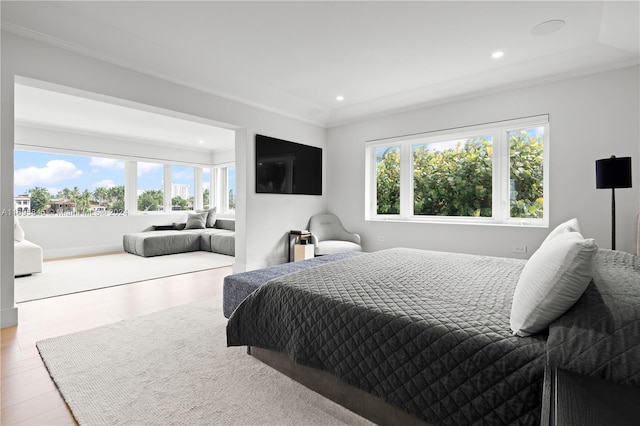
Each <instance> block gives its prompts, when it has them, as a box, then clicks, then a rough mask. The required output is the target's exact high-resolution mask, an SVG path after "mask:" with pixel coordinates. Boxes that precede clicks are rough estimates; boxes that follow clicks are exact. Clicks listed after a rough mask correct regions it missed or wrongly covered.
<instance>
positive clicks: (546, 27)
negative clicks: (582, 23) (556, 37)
mask: <svg viewBox="0 0 640 426" xmlns="http://www.w3.org/2000/svg"><path fill="white" fill-rule="evenodd" d="M565 23H566V22H565V21H563V20H562V19H552V20H550V21H545V22H541V23H539V24H538V25H536V26H535V27H533V29H532V30H531V34H533V35H535V36H539V35H547V34H551V33H555V32H556V31H560V28H562V27H564V24H565Z"/></svg>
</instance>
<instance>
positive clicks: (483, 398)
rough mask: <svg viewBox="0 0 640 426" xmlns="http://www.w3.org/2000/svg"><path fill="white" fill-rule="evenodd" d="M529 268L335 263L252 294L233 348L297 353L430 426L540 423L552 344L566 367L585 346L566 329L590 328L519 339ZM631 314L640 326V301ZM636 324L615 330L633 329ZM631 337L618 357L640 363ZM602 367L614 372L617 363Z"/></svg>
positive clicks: (395, 254) (479, 260)
mask: <svg viewBox="0 0 640 426" xmlns="http://www.w3.org/2000/svg"><path fill="white" fill-rule="evenodd" d="M603 253H604V254H603ZM611 253H613V252H611V251H608V250H607V251H600V252H599V253H598V258H599V262H600V265H601V267H602V268H601V269H602V270H603V272H602V273H603V274H605V275H606V274H609V273H610V270H611V269H613V270H616V269H617V266H615V265H614V266H612V267H610V268H608V269H607V268H605V267H604V266H602V264H603V259H605V258H606V259H608V258H610V257H611ZM629 256H630V255H629ZM604 263H606V262H604ZM524 264H525V261H524V260H518V259H507V258H497V257H487V256H472V255H464V254H452V253H441V252H429V251H423V250H412V249H391V250H384V251H380V252H376V253H370V254H366V255H363V256H359V257H356V258H353V259H348V260H341V261H336V262H332V263H329V264H327V265H323V266H319V267H317V268H314V269H312V270H307V271H301V272H299V273H294V274H291V275H287V276H285V277H282V278H278V279H274V280H272V281H270V282H269V283H267V284H266V285H264V286H262V287H261V288H260V289H258V290H257V291H256V292H254V293H253V294H252V295H251V296H249V297H248V298H247V299H246V300H245V301H244V302H243V303H242V304H241V305H240V306H239V307H238V309H237V310H236V311H235V312H234V314H233V315H232V316H231V318H230V319H229V323H228V326H227V342H228V344H229V345H230V346H233V345H251V346H258V347H262V348H266V349H271V350H275V351H279V352H284V353H287V354H288V355H289V356H290V358H291V359H292V360H294V361H296V362H298V363H301V364H305V365H308V366H311V367H315V368H318V369H321V370H325V371H328V372H330V373H332V374H334V375H335V376H337V377H339V378H341V379H342V380H343V381H345V382H347V383H350V384H352V385H354V386H357V387H359V388H361V389H363V390H365V391H367V392H370V393H372V394H374V395H376V396H378V397H380V398H382V399H384V400H385V401H387V402H388V403H390V404H394V405H396V406H399V407H402V408H404V409H405V410H407V411H409V412H410V413H412V414H414V415H415V416H417V417H419V418H421V419H423V420H425V421H427V422H429V423H433V424H449V425H466V424H491V425H493V424H539V419H540V408H541V396H542V381H543V371H544V366H545V364H546V362H547V358H548V354H547V337H549V341H553V347H554V348H555V349H554V352H553V353H552V355H553V358H554V360H555V364H554V365H557V366H560V367H564V366H566V365H567V362H568V361H569V362H570V361H571V357H572V356H571V355H570V353H571V351H572V350H573V348H574V346H575V345H579V344H582V343H580V342H581V340H580V339H572V337H571V336H573V333H572V332H571V331H570V330H568V328H574V327H580V324H581V319H580V318H581V315H582V314H581V313H579V312H580V311H578V313H577V314H576V313H575V312H574V310H572V311H570V313H571V312H573V314H571V315H570V316H569V320H570V321H573V322H572V323H570V324H564V325H562V324H561V325H559V326H558V327H556V328H555V329H554V327H551V328H550V333H551V335H550V336H547V335H546V334H545V335H537V336H532V337H527V338H522V337H515V336H512V334H511V331H510V327H509V315H510V309H511V302H512V295H513V291H514V288H515V285H516V283H517V281H518V278H519V276H520V273H521V271H522V268H523V267H524ZM614 264H615V262H614ZM635 274H636V275H637V276H640V275H639V274H640V270H636V271H635ZM596 275H597V274H596ZM638 287H640V286H638ZM638 287H636V290H635V292H636V294H637V292H638ZM590 288H591V290H593V285H592V286H591V287H590ZM614 299H615V297H614ZM581 303H582V301H581V302H580V303H579V304H577V305H576V308H577V309H581V308H580V307H581V306H582V305H581ZM596 303H599V302H596ZM632 303H636V302H632ZM606 305H607V304H606V303H604V304H603V306H606ZM589 306H592V305H591V304H589ZM625 306H626V309H627V313H628V314H629V315H632V316H633V315H635V316H636V329H637V317H638V315H637V314H638V311H637V309H638V307H637V306H638V305H637V303H636V305H635V306H636V307H635V308H631V307H629V306H628V305H625ZM582 309H589V308H588V307H587V308H582ZM607 309H608V308H604V311H607ZM634 309H635V311H634V312H635V313H634V312H631V311H633V310H634ZM596 315H597V316H600V317H602V315H606V312H605V313H602V312H601V313H600V314H596ZM625 315H626V314H625ZM571 318H573V319H571ZM626 321H627V320H626V319H620V320H619V321H618V322H617V323H616V324H615V325H612V326H611V327H614V328H625V326H623V325H621V323H625V322H626ZM595 322H597V319H594V320H593V321H591V322H590V323H595ZM632 322H633V321H632ZM554 330H555V331H554ZM558 330H562V333H560V332H558ZM605 333H606V331H605ZM602 335H603V333H600V334H598V335H597V336H596V337H593V338H594V339H603V337H602ZM621 335H626V334H625V332H624V331H621ZM636 337H637V335H636ZM604 340H606V339H604ZM629 340H630V339H629V338H628V336H627V342H626V343H624V342H623V343H620V342H617V343H613V344H612V345H613V346H616V349H615V350H613V349H611V350H610V352H612V351H613V352H615V353H618V352H620V351H621V352H623V353H625V354H627V355H630V356H634V355H637V354H638V352H637V350H638V348H639V346H638V344H639V343H638V342H637V341H635V342H633V339H631V343H629ZM567 341H569V343H567V344H568V345H569V346H568V347H569V350H568V351H565V350H563V349H562V348H563V347H564V345H565V342H567ZM588 344H589V343H586V345H588ZM634 344H635V345H636V349H635V352H633V351H634V349H633V345H634ZM601 345H604V344H603V343H601ZM619 345H626V346H629V347H631V348H632V349H631V351H628V350H626V349H624V350H623V349H620V348H617V346H619ZM605 346H606V345H605ZM584 350H585V351H586V350H587V349H586V348H584ZM584 356H585V357H586V358H589V357H588V356H587V355H584ZM591 356H592V357H594V356H596V355H595V354H592V355H591ZM638 359H640V357H639V358H638ZM602 361H603V360H600V363H602ZM577 362H580V361H577ZM636 362H637V360H636ZM592 364H598V362H596V361H593V362H592ZM605 364H607V363H605ZM600 368H601V369H602V368H605V370H607V371H609V370H615V368H613V367H612V366H611V363H609V364H607V367H600ZM632 369H635V373H634V374H638V373H637V372H638V371H640V368H637V369H636V367H632ZM585 370H587V371H585V372H586V373H589V372H594V371H596V370H594V368H593V365H589V366H587V367H585ZM628 373H629V372H625V374H628ZM636 377H637V376H636Z"/></svg>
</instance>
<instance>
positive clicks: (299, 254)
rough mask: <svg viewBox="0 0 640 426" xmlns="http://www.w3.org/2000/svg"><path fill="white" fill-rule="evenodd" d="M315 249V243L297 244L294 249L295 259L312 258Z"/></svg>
mask: <svg viewBox="0 0 640 426" xmlns="http://www.w3.org/2000/svg"><path fill="white" fill-rule="evenodd" d="M314 249H315V247H313V244H296V245H295V246H294V251H293V261H294V262H298V261H299V260H306V259H311V258H312V257H313V254H314V253H313V251H314Z"/></svg>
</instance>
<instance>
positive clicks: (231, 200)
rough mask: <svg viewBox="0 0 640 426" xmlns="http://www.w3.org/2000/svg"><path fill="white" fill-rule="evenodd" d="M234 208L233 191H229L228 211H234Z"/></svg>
mask: <svg viewBox="0 0 640 426" xmlns="http://www.w3.org/2000/svg"><path fill="white" fill-rule="evenodd" d="M235 208H236V199H235V197H234V196H233V189H230V190H229V210H235Z"/></svg>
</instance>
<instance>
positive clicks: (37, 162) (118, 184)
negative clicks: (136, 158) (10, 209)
mask: <svg viewBox="0 0 640 426" xmlns="http://www.w3.org/2000/svg"><path fill="white" fill-rule="evenodd" d="M14 162H15V163H14V164H15V171H14V189H13V191H14V202H15V207H16V213H17V214H21V215H27V214H28V215H39V216H42V215H65V216H90V215H107V214H123V213H124V181H125V164H124V161H122V160H118V159H113V158H100V157H90V156H82V155H70V154H61V153H50V152H37V151H26V150H21V149H16V150H15V155H14Z"/></svg>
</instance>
